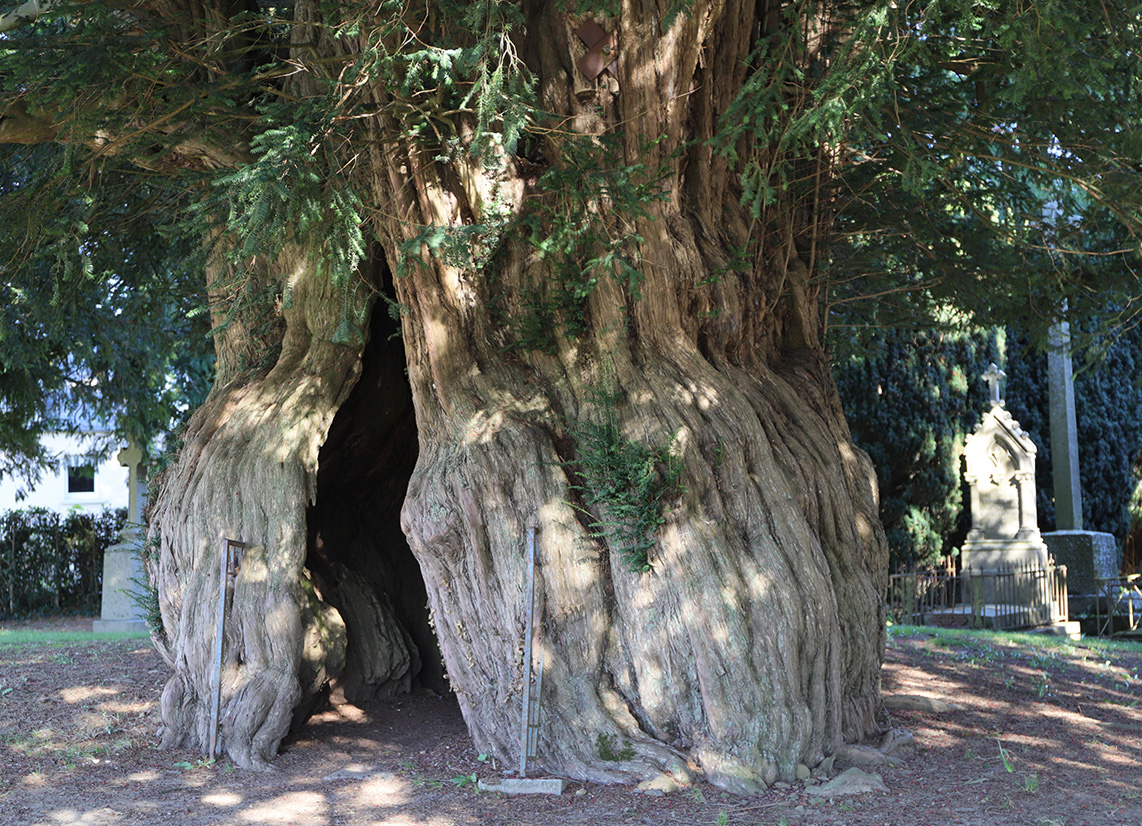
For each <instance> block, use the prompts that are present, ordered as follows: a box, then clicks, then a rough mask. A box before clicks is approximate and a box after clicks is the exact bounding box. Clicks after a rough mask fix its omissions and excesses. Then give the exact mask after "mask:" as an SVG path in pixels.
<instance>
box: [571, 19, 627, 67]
mask: <svg viewBox="0 0 1142 826" xmlns="http://www.w3.org/2000/svg"><path fill="white" fill-rule="evenodd" d="M575 33H576V34H577V35H579V39H580V40H582V41H583V44H584V45H585V46H586V47H587V53H586V54H585V55H583V56H582V57H581V58H579V61H578V63H577V64H576V65H577V66H578V67H579V71H580V72H582V73H583V76H584V77H586V78H587V80H595V79H597V78H598V77H599V75H601V74H602V73H603V72H608V71H609V72H610V73H611V75H612V76H614V77H616V78H617V77H618V72H617V68H618V52H619V38H618V35H617V34H614V33H611V34H607V31H606V30H605V29H604V28H603V27H602V26H600V25H599V24H598V23H596V22H595V21H594V20H586V21H584V22H583V24H582V25H581V26H579V28H578V29H577V30H576V32H575Z"/></svg>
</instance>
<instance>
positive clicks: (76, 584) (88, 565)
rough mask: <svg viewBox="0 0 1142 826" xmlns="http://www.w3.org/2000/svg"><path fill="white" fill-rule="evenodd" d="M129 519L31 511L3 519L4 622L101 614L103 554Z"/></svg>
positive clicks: (0, 604)
mask: <svg viewBox="0 0 1142 826" xmlns="http://www.w3.org/2000/svg"><path fill="white" fill-rule="evenodd" d="M126 520H127V513H126V511H125V510H123V509H119V510H115V511H111V510H104V511H103V512H101V513H94V514H93V513H81V512H71V513H68V514H67V515H66V516H62V517H61V516H60V515H59V514H58V513H56V512H55V511H50V510H47V509H46V508H29V509H27V510H11V511H8V512H6V513H4V514H3V515H2V516H0V618H5V619H10V618H13V617H27V616H35V615H43V614H84V613H96V612H98V610H99V606H100V599H101V593H102V582H103V552H104V551H105V550H106V549H107V548H108V547H110V546H111V545H113V544H114V543H115V542H116V541H117V540H118V538H119V531H120V530H121V529H122V527H123V525H124V523H125V522H126Z"/></svg>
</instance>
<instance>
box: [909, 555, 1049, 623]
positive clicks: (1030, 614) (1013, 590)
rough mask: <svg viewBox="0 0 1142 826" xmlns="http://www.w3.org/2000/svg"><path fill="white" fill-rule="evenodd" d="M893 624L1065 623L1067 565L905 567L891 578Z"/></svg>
mask: <svg viewBox="0 0 1142 826" xmlns="http://www.w3.org/2000/svg"><path fill="white" fill-rule="evenodd" d="M888 610H889V617H890V618H891V619H892V620H893V622H898V623H905V624H909V625H941V626H947V627H960V628H993V629H995V630H1010V629H1015V628H1028V627H1032V626H1037V625H1050V624H1053V623H1056V622H1066V621H1067V619H1068V607H1067V568H1066V566H1065V565H1052V564H1047V565H1038V566H1037V565H1010V566H1001V567H998V568H988V569H984V568H974V569H973V568H967V569H964V570H962V571H960V572H959V573H956V572H954V571H948V570H943V571H907V572H903V573H898V574H892V575H891V576H890V577H889V578H888Z"/></svg>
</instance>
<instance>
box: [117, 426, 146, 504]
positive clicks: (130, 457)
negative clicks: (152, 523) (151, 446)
mask: <svg viewBox="0 0 1142 826" xmlns="http://www.w3.org/2000/svg"><path fill="white" fill-rule="evenodd" d="M115 458H116V459H118V460H119V464H121V465H122V466H123V467H125V468H127V474H128V481H127V521H128V522H129V523H131V524H134V525H141V524H143V508H142V503H141V502H140V501H139V467H140V465H142V463H143V451H142V449H141V448H140V447H139V445H138V444H137V443H136V442H135V440H134V439H131V440H130V441H129V442H128V443H127V447H125V448H123V449H122V450H120V451H119V452H118V453H117V454H116V455H115Z"/></svg>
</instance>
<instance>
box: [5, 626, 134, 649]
mask: <svg viewBox="0 0 1142 826" xmlns="http://www.w3.org/2000/svg"><path fill="white" fill-rule="evenodd" d="M148 639H150V635H148V634H146V633H144V632H142V631H119V632H113V633H112V632H105V633H104V632H101V633H99V634H96V633H94V632H91V631H35V630H28V629H8V630H0V647H3V646H10V645H12V646H14V645H82V644H84V643H94V642H113V641H117V640H148Z"/></svg>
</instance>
